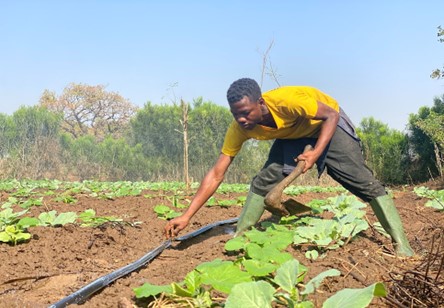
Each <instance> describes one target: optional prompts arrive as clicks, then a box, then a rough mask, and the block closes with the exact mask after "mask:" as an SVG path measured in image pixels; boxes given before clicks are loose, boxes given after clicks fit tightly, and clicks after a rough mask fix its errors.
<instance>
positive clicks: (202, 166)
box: [189, 97, 233, 179]
mask: <svg viewBox="0 0 444 308" xmlns="http://www.w3.org/2000/svg"><path fill="white" fill-rule="evenodd" d="M232 120H233V116H232V115H231V113H230V111H229V110H228V108H227V107H224V106H219V105H216V104H215V103H213V102H210V101H207V102H205V101H203V99H202V98H201V97H199V98H197V99H195V100H194V101H193V108H192V109H191V110H190V114H189V122H190V123H189V140H190V148H189V151H190V165H191V169H192V170H193V172H192V173H193V176H194V177H196V178H198V179H201V178H202V177H203V176H204V175H205V173H206V171H207V170H208V169H209V168H211V166H212V165H213V163H214V162H215V160H216V158H217V157H218V156H219V154H220V149H221V148H222V144H223V142H224V137H225V133H226V130H227V128H228V125H229V124H230V123H231V121H232Z"/></svg>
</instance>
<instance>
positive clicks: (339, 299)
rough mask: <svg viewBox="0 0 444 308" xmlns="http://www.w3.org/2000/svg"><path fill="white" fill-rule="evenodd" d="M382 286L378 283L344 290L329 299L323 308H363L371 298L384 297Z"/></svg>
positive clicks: (384, 291) (384, 292)
mask: <svg viewBox="0 0 444 308" xmlns="http://www.w3.org/2000/svg"><path fill="white" fill-rule="evenodd" d="M386 295H387V292H386V290H385V287H384V284H382V283H380V282H378V283H374V284H372V285H371V286H368V287H367V288H363V289H344V290H341V291H339V292H338V293H336V294H335V295H333V296H331V297H329V298H328V299H327V300H326V301H325V302H324V304H323V305H322V307H323V308H361V307H362V308H364V307H367V306H368V305H369V304H370V302H371V301H372V299H373V296H386Z"/></svg>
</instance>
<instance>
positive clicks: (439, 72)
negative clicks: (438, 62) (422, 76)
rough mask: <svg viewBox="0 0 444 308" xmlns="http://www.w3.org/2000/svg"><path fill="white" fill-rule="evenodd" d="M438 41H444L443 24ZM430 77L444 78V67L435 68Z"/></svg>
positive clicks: (439, 29)
mask: <svg viewBox="0 0 444 308" xmlns="http://www.w3.org/2000/svg"><path fill="white" fill-rule="evenodd" d="M437 35H438V42H441V43H444V29H443V28H441V26H439V27H438V33H437ZM430 77H432V78H435V79H440V78H444V67H443V68H442V69H435V70H434V71H433V72H432V74H431V75H430Z"/></svg>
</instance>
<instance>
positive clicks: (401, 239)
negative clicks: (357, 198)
mask: <svg viewBox="0 0 444 308" xmlns="http://www.w3.org/2000/svg"><path fill="white" fill-rule="evenodd" d="M370 205H371V207H372V209H373V212H375V214H376V217H377V218H378V220H379V222H380V223H381V225H382V227H383V228H384V230H385V231H386V232H387V233H388V234H390V236H391V237H392V241H393V244H394V246H395V251H396V254H397V255H398V256H402V257H410V256H413V255H414V254H415V253H414V251H413V250H412V248H411V247H410V244H409V241H408V239H407V237H406V235H405V233H404V228H403V227H402V222H401V218H400V217H399V214H398V211H397V210H396V207H395V204H394V202H393V199H392V198H391V197H390V196H388V195H385V196H379V197H377V198H375V199H373V200H372V201H370Z"/></svg>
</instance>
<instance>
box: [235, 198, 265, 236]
mask: <svg viewBox="0 0 444 308" xmlns="http://www.w3.org/2000/svg"><path fill="white" fill-rule="evenodd" d="M264 199H265V198H264V197H262V196H260V195H257V194H255V193H254V192H252V191H251V190H250V191H249V192H248V196H247V200H246V201H245V205H244V208H243V209H242V213H241V214H240V217H239V220H238V221H237V227H236V233H235V234H234V237H236V236H238V235H241V234H242V233H243V232H244V231H245V230H247V229H248V228H250V227H251V226H254V225H255V224H256V223H257V222H258V221H259V219H260V218H261V216H262V214H263V213H264V210H265V203H264Z"/></svg>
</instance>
